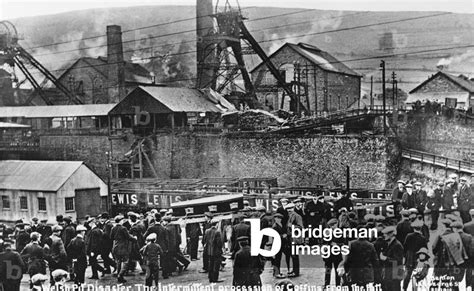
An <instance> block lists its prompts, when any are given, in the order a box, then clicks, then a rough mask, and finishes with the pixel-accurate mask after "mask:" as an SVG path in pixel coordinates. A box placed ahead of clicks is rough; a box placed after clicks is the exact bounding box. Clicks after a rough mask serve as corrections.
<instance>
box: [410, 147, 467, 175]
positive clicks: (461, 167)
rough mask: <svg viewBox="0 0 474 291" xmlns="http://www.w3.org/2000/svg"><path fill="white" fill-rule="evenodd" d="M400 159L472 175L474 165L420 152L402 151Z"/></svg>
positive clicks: (465, 161)
mask: <svg viewBox="0 0 474 291" xmlns="http://www.w3.org/2000/svg"><path fill="white" fill-rule="evenodd" d="M402 157H403V158H406V159H409V160H411V161H416V162H420V163H422V164H431V165H435V166H438V167H442V168H444V169H445V170H447V169H451V170H455V171H457V172H462V173H471V174H473V173H474V163H473V161H471V160H460V159H455V158H450V157H445V156H441V155H436V154H433V153H428V152H423V151H420V150H413V149H403V150H402Z"/></svg>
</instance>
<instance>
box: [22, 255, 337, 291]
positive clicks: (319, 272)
mask: <svg viewBox="0 0 474 291" xmlns="http://www.w3.org/2000/svg"><path fill="white" fill-rule="evenodd" d="M282 261H283V260H282ZM300 261H301V265H302V266H304V265H308V264H310V265H311V266H313V267H311V268H304V267H302V268H301V276H300V277H297V278H292V279H291V280H292V282H293V283H294V284H298V285H299V284H308V285H318V286H319V285H323V284H324V262H323V260H322V258H321V257H319V256H301V257H300ZM282 263H283V266H285V263H284V262H282ZM201 268H202V260H198V261H192V262H191V265H190V266H189V268H188V270H186V271H183V272H182V273H181V274H176V273H174V274H176V275H174V276H172V277H170V278H169V279H163V278H160V282H161V283H162V284H174V285H178V286H179V285H192V284H196V283H201V284H203V285H206V284H209V281H208V279H207V274H203V273H199V270H201ZM138 269H139V268H138ZM138 273H139V270H137V271H136V272H135V274H134V276H127V277H125V279H126V280H127V283H125V284H122V286H129V287H130V288H129V289H128V291H132V290H133V291H135V290H136V291H141V290H144V289H143V287H142V286H140V287H139V286H136V285H135V284H138V285H140V284H144V283H145V276H142V275H139V274H138ZM282 273H283V274H286V268H283V269H282ZM272 274H273V269H272V266H271V264H270V262H267V263H266V264H265V270H264V272H263V273H262V275H261V278H262V283H263V284H264V285H268V284H269V285H272V286H275V284H276V283H277V282H279V281H280V280H281V279H275V278H273V276H272ZM91 276H92V273H91V268H90V267H88V268H87V271H86V285H88V284H92V285H96V284H97V286H99V287H100V286H103V287H104V289H102V290H106V289H105V287H106V286H111V287H112V286H113V285H117V284H118V283H117V278H116V277H113V276H112V275H105V277H103V278H101V279H99V280H91V279H87V278H88V277H91ZM160 276H161V274H160ZM333 276H334V274H333ZM219 279H220V280H224V282H222V283H218V284H216V285H215V289H214V290H223V289H218V288H219V287H221V288H223V287H225V286H232V261H231V260H227V261H226V266H225V267H224V270H223V271H222V272H220V274H219ZM28 282H29V276H28V275H25V276H23V280H22V284H21V290H29V283H28ZM332 283H334V278H333V281H332ZM68 285H72V284H71V282H68ZM87 287H89V286H87ZM84 290H87V291H89V290H100V289H98V288H92V287H91V288H90V289H87V288H84ZM110 290H113V289H110ZM115 290H117V291H118V290H127V289H126V288H125V289H115Z"/></svg>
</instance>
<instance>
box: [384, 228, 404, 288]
mask: <svg viewBox="0 0 474 291" xmlns="http://www.w3.org/2000/svg"><path fill="white" fill-rule="evenodd" d="M382 234H383V236H384V239H385V241H386V242H387V247H386V248H385V250H384V251H383V252H382V253H381V254H380V261H381V265H382V267H383V276H382V290H395V291H396V290H400V282H401V280H402V279H403V246H402V244H401V243H400V242H399V241H398V240H397V239H396V234H397V230H396V228H395V227H394V226H387V227H386V228H385V229H384V230H382Z"/></svg>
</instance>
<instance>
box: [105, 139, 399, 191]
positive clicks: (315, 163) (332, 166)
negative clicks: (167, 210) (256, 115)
mask: <svg viewBox="0 0 474 291" xmlns="http://www.w3.org/2000/svg"><path fill="white" fill-rule="evenodd" d="M112 143H113V147H114V152H113V155H114V157H115V156H120V155H122V154H123V153H125V152H126V151H128V150H129V149H130V145H131V144H133V141H132V140H131V139H130V140H128V142H124V141H123V140H113V141H112ZM145 145H146V146H145V148H146V149H148V150H149V156H151V160H152V161H153V163H154V168H155V170H156V172H157V174H158V176H159V178H161V179H169V178H203V177H276V178H278V181H279V183H280V184H281V185H285V186H311V185H316V184H328V185H344V184H345V179H346V178H345V165H349V166H350V169H351V187H356V188H357V187H363V188H377V189H380V188H384V187H386V186H388V185H391V182H392V181H393V180H394V179H395V178H396V177H397V176H398V161H399V156H400V155H399V147H398V144H396V143H395V142H394V141H393V140H390V141H388V140H386V139H384V138H361V137H334V136H314V137H276V136H269V135H259V136H253V137H249V136H220V135H205V136H199V135H194V134H166V135H159V136H156V137H153V138H149V139H148V141H147V142H146V143H145ZM146 172H147V173H146V176H148V177H151V172H150V171H149V170H148V171H146Z"/></svg>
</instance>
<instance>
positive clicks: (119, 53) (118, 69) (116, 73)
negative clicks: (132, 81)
mask: <svg viewBox="0 0 474 291" xmlns="http://www.w3.org/2000/svg"><path fill="white" fill-rule="evenodd" d="M107 78H108V82H107V83H108V84H107V91H108V96H109V103H118V102H119V101H120V100H122V99H123V98H124V97H125V63H124V61H123V45H122V28H121V27H120V26H119V25H108V26H107Z"/></svg>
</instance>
